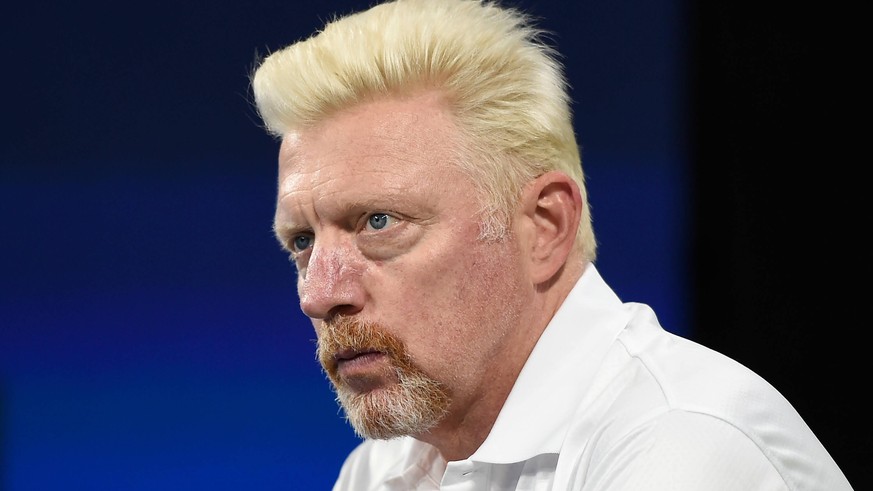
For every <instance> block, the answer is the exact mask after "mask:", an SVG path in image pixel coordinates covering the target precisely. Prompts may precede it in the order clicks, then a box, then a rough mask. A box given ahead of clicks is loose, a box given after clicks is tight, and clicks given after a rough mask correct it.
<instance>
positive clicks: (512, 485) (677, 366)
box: [334, 264, 852, 491]
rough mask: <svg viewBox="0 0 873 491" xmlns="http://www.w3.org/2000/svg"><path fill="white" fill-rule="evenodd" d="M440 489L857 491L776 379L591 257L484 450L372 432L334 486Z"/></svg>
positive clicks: (363, 490)
mask: <svg viewBox="0 0 873 491" xmlns="http://www.w3.org/2000/svg"><path fill="white" fill-rule="evenodd" d="M436 489H440V490H452V491H461V490H477V491H480V490H552V491H558V490H586V491H588V490H591V491H594V490H598V491H599V490H628V491H630V490H633V491H639V490H653V491H654V490H670V491H685V490H688V491H691V490H693V491H699V490H704V489H705V490H708V491H709V490H737V491H739V490H742V491H749V490H792V491H801V490H808V491H844V490H851V489H852V488H851V486H850V484H849V482H848V481H847V479H846V477H845V476H844V475H843V473H842V472H841V471H840V469H839V467H838V466H837V464H836V463H835V462H834V460H833V459H832V458H831V456H830V455H829V454H828V452H827V451H826V450H825V448H824V447H823V446H822V445H821V443H820V442H819V440H818V439H817V438H816V437H815V435H814V434H813V432H812V431H811V430H810V428H809V427H808V426H807V425H806V423H805V422H804V421H803V419H802V418H801V417H800V415H799V414H798V413H797V411H796V410H795V409H794V408H793V407H792V406H791V404H790V403H789V402H788V401H787V400H786V399H785V398H784V397H783V396H782V395H781V394H780V393H779V392H778V391H777V390H776V389H775V388H774V387H772V386H771V385H770V384H768V383H767V382H766V381H764V380H763V379H762V378H761V377H759V376H758V375H756V374H754V373H753V372H751V371H750V370H748V369H747V368H745V367H744V366H742V365H740V364H739V363H737V362H736V361H734V360H731V359H730V358H728V357H726V356H724V355H721V354H719V353H717V352H715V351H713V350H710V349H708V348H706V347H704V346H702V345H700V344H697V343H694V342H692V341H690V340H688V339H684V338H682V337H679V336H676V335H674V334H671V333H670V332H668V331H666V330H664V329H663V328H662V327H661V326H660V324H659V323H658V320H657V318H656V317H655V314H654V313H653V312H652V310H651V309H650V308H649V307H648V306H646V305H643V304H639V303H623V302H622V301H621V300H620V299H619V298H618V297H617V296H616V295H615V293H614V292H613V291H612V290H611V289H610V288H609V286H608V285H607V284H606V283H605V282H604V281H603V279H602V278H601V276H600V274H599V272H598V271H597V269H596V268H595V267H594V265H593V264H590V265H588V267H587V269H586V271H585V273H584V274H583V276H582V278H580V280H579V281H578V282H577V284H576V285H575V287H574V288H573V290H572V291H571V292H570V294H569V295H568V297H567V299H566V300H565V301H564V303H563V305H562V306H561V308H560V309H559V310H558V312H557V313H556V314H555V316H554V318H553V319H552V321H551V322H550V323H549V325H548V327H547V328H546V330H545V331H544V332H543V335H542V336H541V338H540V340H539V341H538V343H537V345H536V346H535V348H534V350H533V352H532V353H531V355H530V357H529V358H528V360H527V362H526V364H525V366H524V368H523V369H522V371H521V373H520V375H519V377H518V379H517V380H516V383H515V385H514V387H513V389H512V391H511V393H510V394H509V397H508V398H507V401H506V403H505V405H504V407H503V408H502V409H501V412H500V414H499V416H498V418H497V420H496V421H495V423H494V426H493V428H492V430H491V432H490V434H489V435H488V437H487V439H486V440H485V441H484V442H483V443H482V445H481V446H480V447H479V449H478V450H477V451H476V452H475V453H474V454H473V455H471V456H470V457H469V458H468V459H465V460H462V461H454V462H448V463H446V462H444V461H443V460H442V458H441V457H440V454H439V452H438V451H437V450H436V449H435V448H434V447H432V446H430V445H428V444H426V443H422V442H419V441H417V440H415V439H413V438H410V437H405V438H398V439H393V440H386V441H382V440H379V441H375V440H367V441H363V442H362V443H361V444H360V445H359V446H358V447H357V448H356V449H355V450H354V451H353V452H352V453H351V454H350V455H349V457H348V458H347V460H346V462H345V463H344V465H343V467H342V469H341V471H340V474H339V478H338V480H337V482H336V485H335V486H334V490H335V491H346V490H349V491H377V490H378V491H383V490H384V491H388V490H398V491H399V490H403V491H411V490H436Z"/></svg>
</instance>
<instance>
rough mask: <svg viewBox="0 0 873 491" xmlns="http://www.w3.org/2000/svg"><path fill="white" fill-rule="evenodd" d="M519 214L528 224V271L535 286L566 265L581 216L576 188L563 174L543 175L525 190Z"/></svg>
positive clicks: (573, 182) (580, 201)
mask: <svg viewBox="0 0 873 491" xmlns="http://www.w3.org/2000/svg"><path fill="white" fill-rule="evenodd" d="M522 199H523V203H522V212H523V214H524V218H525V220H526V221H527V223H528V232H529V233H530V235H529V239H530V240H529V241H528V246H529V247H530V249H529V256H528V260H529V262H530V272H531V276H532V280H533V281H534V282H535V283H537V284H540V283H545V282H548V281H550V280H551V279H552V278H553V277H554V275H555V274H557V273H558V272H559V271H560V270H561V267H562V266H563V265H564V264H565V263H566V262H567V259H568V258H569V256H570V254H571V252H572V250H573V244H574V242H575V241H576V233H577V230H578V229H579V220H580V219H581V217H582V206H584V205H583V203H582V195H581V193H580V192H579V186H578V185H577V184H576V182H575V181H573V179H571V178H570V177H569V176H567V175H566V174H564V173H563V172H558V171H552V172H548V173H546V174H543V175H541V176H539V177H538V178H536V179H535V180H534V181H532V182H531V183H530V184H529V185H528V186H527V188H525V191H524V195H523V198H522Z"/></svg>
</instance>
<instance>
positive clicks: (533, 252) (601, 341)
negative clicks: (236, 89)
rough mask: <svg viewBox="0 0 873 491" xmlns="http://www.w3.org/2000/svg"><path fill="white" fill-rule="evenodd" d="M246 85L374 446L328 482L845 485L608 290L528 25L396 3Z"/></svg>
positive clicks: (457, 0) (319, 330)
mask: <svg viewBox="0 0 873 491" xmlns="http://www.w3.org/2000/svg"><path fill="white" fill-rule="evenodd" d="M252 83H253V89H254V95H255V101H256V104H257V107H258V110H259V112H260V114H261V116H262V118H263V120H264V122H265V124H266V126H267V128H268V129H269V131H270V132H271V133H273V134H275V135H277V136H278V137H280V138H281V140H282V145H281V150H280V155H279V183H278V184H279V185H278V200H277V207H276V215H275V231H276V235H277V237H278V238H279V240H280V242H281V244H282V245H283V247H284V248H285V249H287V250H288V251H289V253H290V254H291V257H292V258H293V260H294V262H295V264H296V266H297V270H298V280H297V281H298V293H299V297H300V305H301V308H302V310H303V311H304V313H305V314H306V315H307V316H309V317H310V318H311V319H312V321H313V325H314V327H315V331H316V334H317V337H318V357H319V359H320V361H321V363H322V365H323V367H324V369H325V372H326V373H327V375H328V377H329V378H330V380H331V382H332V383H333V385H334V388H335V390H336V393H337V398H338V400H339V402H340V403H341V405H342V407H343V409H344V411H345V413H346V416H347V417H348V419H349V421H350V422H351V424H352V426H353V427H354V428H355V430H356V431H357V433H358V434H359V435H360V436H361V437H363V438H364V441H363V442H362V444H361V445H360V446H359V447H358V448H357V449H356V450H355V451H354V452H353V453H352V454H351V455H350V456H349V457H348V459H347V461H346V462H345V464H344V465H343V467H342V469H341V471H340V475H339V478H338V480H337V483H336V486H335V489H337V490H346V489H348V490H375V489H386V490H387V489H391V490H411V489H475V490H481V489H525V490H528V489H531V490H533V489H550V490H565V489H586V490H595V489H597V490H601V489H623V490H639V489H647V490H651V489H670V490H701V489H706V490H711V489H736V490H749V489H791V490H800V489H810V490H828V491H833V490H845V489H851V487H850V485H849V483H848V482H847V480H846V478H845V476H844V475H843V474H842V472H841V471H840V469H839V468H838V467H837V465H836V464H835V462H834V461H833V459H832V458H831V457H830V456H829V454H828V453H827V451H826V450H825V449H824V448H823V447H822V445H821V444H820V442H819V441H818V440H817V438H816V437H815V436H814V435H813V433H812V432H811V431H810V429H809V428H808V427H807V425H806V424H805V423H804V422H803V420H802V419H801V418H800V416H799V415H798V414H797V413H796V411H795V410H794V409H793V408H792V406H791V405H790V404H789V403H788V402H787V401H786V400H785V399H784V398H783V397H782V396H781V395H780V394H779V393H778V392H777V391H776V390H775V389H774V388H772V387H771V386H770V385H768V384H767V383H766V382H765V381H763V380H762V379H761V378H759V377H758V376H756V375H755V374H753V373H751V372H750V371H749V370H747V369H746V368H744V367H742V366H741V365H739V364H737V363H736V362H734V361H732V360H730V359H728V358H726V357H724V356H722V355H719V354H717V353H715V352H713V351H711V350H708V349H706V348H704V347H702V346H700V345H697V344H694V343H692V342H690V341H688V340H685V339H682V338H679V337H677V336H674V335H672V334H670V333H668V332H667V331H665V330H663V329H662V328H661V327H660V326H659V325H658V322H657V319H656V318H655V316H654V314H653V313H652V312H651V310H650V309H649V308H648V307H646V306H644V305H641V304H633V303H622V302H621V301H620V300H619V299H618V298H617V297H616V295H615V294H614V293H613V292H612V291H611V290H610V288H609V287H608V286H607V285H606V283H605V282H604V281H603V279H602V278H601V277H600V275H599V273H598V271H597V269H596V267H595V265H594V260H595V257H596V254H595V252H596V250H595V240H594V233H593V230H592V227H591V218H590V213H589V209H588V205H587V198H586V193H585V186H584V182H583V176H582V168H581V162H580V157H579V151H578V147H577V144H576V141H575V136H574V132H573V128H572V124H571V117H570V110H569V102H568V97H567V94H566V87H565V86H566V84H565V80H564V78H563V74H562V71H561V67H560V65H559V64H558V63H557V62H556V60H555V57H554V53H552V51H551V50H550V49H549V48H548V47H546V46H545V45H544V44H542V43H541V42H540V41H539V40H538V32H537V30H536V29H535V28H534V27H533V26H532V25H531V24H530V23H529V21H528V19H527V18H526V17H525V16H524V15H523V14H521V13H520V12H517V11H515V10H512V9H506V8H502V7H500V6H499V5H497V4H492V3H482V2H480V1H477V0H398V1H395V2H388V3H383V4H380V5H377V6H374V7H372V8H371V9H369V10H367V11H364V12H361V13H358V14H354V15H350V16H347V17H345V18H340V19H338V20H335V21H333V22H331V23H329V24H328V25H327V26H325V28H324V30H323V31H321V32H320V33H318V34H317V35H315V36H314V37H312V38H310V39H308V40H305V41H301V42H299V43H295V44H293V45H291V46H289V47H287V48H286V49H283V50H281V51H278V52H276V53H274V54H272V55H271V56H269V57H268V58H266V59H265V60H264V61H263V63H262V64H261V65H260V66H259V67H258V69H257V70H256V73H255V74H254V77H253V81H252Z"/></svg>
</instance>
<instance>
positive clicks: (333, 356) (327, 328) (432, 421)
mask: <svg viewBox="0 0 873 491" xmlns="http://www.w3.org/2000/svg"><path fill="white" fill-rule="evenodd" d="M341 353H363V354H366V353H379V354H382V355H384V356H385V357H386V358H387V362H388V363H389V365H390V373H388V375H389V377H390V378H393V379H394V380H390V381H388V382H387V383H382V384H379V385H377V386H372V387H371V386H370V385H371V382H373V381H375V380H378V379H379V377H380V375H379V374H376V375H373V376H369V375H353V376H352V377H350V378H349V379H346V378H345V377H344V376H343V375H342V374H341V373H340V371H339V362H338V359H337V355H338V354H341ZM317 355H318V360H319V362H321V366H322V367H323V368H324V371H325V373H327V376H328V378H329V379H330V381H331V382H332V383H333V386H334V390H335V391H336V394H337V401H338V402H339V403H340V405H341V406H342V408H343V410H344V411H345V414H346V419H347V420H348V421H349V423H350V424H351V425H352V427H353V428H354V429H355V432H356V433H357V434H358V435H359V436H361V437H363V438H375V439H390V438H395V437H399V436H404V435H418V434H422V433H425V432H427V431H428V430H430V429H431V428H433V427H434V426H436V425H437V424H438V423H439V422H440V421H441V420H442V419H443V418H444V417H445V416H446V414H447V413H448V407H449V402H450V401H449V395H448V392H447V391H446V389H445V388H444V387H443V386H442V384H440V383H439V382H437V381H436V380H434V379H433V378H431V377H430V376H428V375H427V374H425V373H424V371H422V369H421V368H419V367H418V366H417V365H415V363H413V361H412V359H411V358H410V356H409V353H408V352H407V350H406V347H405V346H404V344H403V342H402V341H400V339H398V338H397V337H396V336H394V335H392V334H390V333H389V332H387V331H386V330H385V329H384V328H382V327H381V326H379V325H378V324H375V323H367V322H361V321H360V320H357V319H354V318H350V317H344V316H341V317H338V318H336V319H333V320H331V321H329V322H328V321H325V322H324V323H323V324H322V326H321V330H320V332H319V335H318V346H317Z"/></svg>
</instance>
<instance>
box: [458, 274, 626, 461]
mask: <svg viewBox="0 0 873 491" xmlns="http://www.w3.org/2000/svg"><path fill="white" fill-rule="evenodd" d="M629 317H630V316H629V315H628V314H627V313H626V312H625V311H624V310H622V302H621V300H620V299H619V298H618V296H617V295H616V294H615V292H613V291H612V289H611V288H610V287H609V286H608V285H607V284H606V283H605V282H604V280H603V278H601V276H600V273H599V272H598V271H597V269H596V268H595V267H594V264H588V266H587V267H586V268H585V272H584V273H583V274H582V277H581V278H580V279H579V280H578V281H577V282H576V285H575V286H574V287H573V289H572V290H571V291H570V293H569V294H568V295H567V298H566V299H565V300H564V302H563V304H562V305H561V306H560V307H559V308H558V311H557V312H556V313H555V315H554V317H553V318H552V320H551V321H550V322H549V324H548V326H546V329H545V331H543V334H542V336H540V339H539V341H538V342H537V344H536V346H535V347H534V349H533V351H532V352H531V354H530V357H529V358H528V360H527V362H526V363H525V365H524V367H523V368H522V370H521V373H520V374H519V376H518V379H517V380H516V382H515V385H514V386H513V388H512V391H511V392H510V393H509V397H508V398H507V399H506V403H505V404H504V405H503V408H502V409H501V411H500V414H499V415H498V416H497V420H496V421H495V422H494V426H493V427H492V429H491V432H490V434H489V435H488V438H486V439H485V441H484V442H483V443H482V445H481V446H480V447H479V449H478V450H476V452H475V453H474V454H473V455H472V456H470V459H469V460H473V461H478V462H489V463H495V464H508V463H513V462H520V461H523V460H527V459H530V458H532V457H534V456H536V455H540V454H544V453H557V452H558V451H559V450H560V448H561V444H562V442H563V439H564V436H565V434H566V431H567V425H568V424H569V423H570V421H571V419H572V416H573V414H574V413H575V412H576V410H577V409H578V405H579V402H580V401H581V399H582V397H583V396H584V395H585V393H586V392H587V390H588V387H589V386H590V384H591V381H592V379H593V378H594V375H595V372H596V371H597V368H598V367H599V366H600V363H601V360H602V359H603V357H604V356H605V354H606V352H607V350H608V349H609V346H610V345H611V344H612V342H613V341H614V340H615V338H616V337H617V336H618V334H619V332H621V330H622V329H623V328H624V327H625V326H626V325H627V322H628V320H629Z"/></svg>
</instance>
